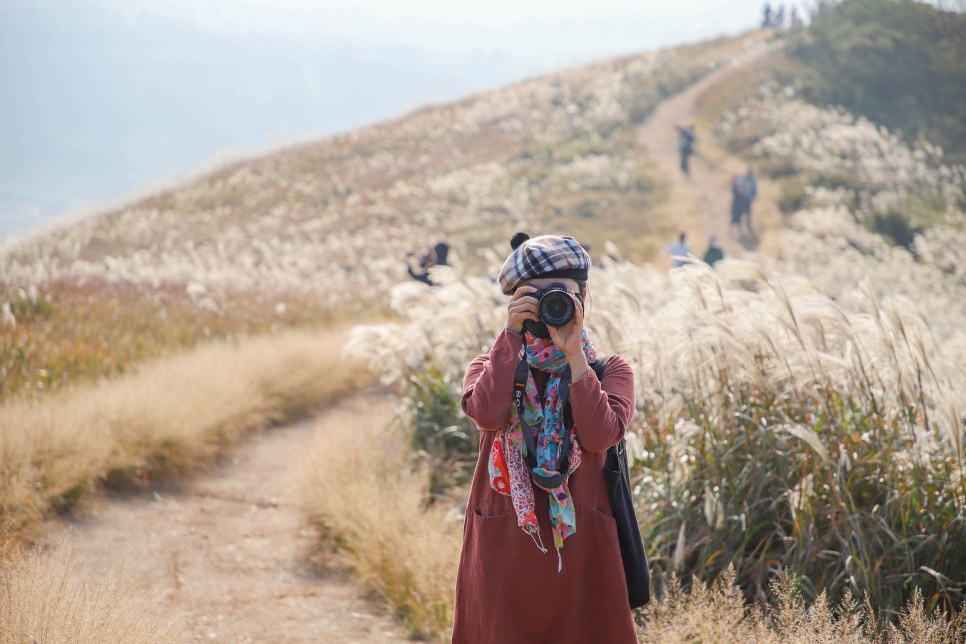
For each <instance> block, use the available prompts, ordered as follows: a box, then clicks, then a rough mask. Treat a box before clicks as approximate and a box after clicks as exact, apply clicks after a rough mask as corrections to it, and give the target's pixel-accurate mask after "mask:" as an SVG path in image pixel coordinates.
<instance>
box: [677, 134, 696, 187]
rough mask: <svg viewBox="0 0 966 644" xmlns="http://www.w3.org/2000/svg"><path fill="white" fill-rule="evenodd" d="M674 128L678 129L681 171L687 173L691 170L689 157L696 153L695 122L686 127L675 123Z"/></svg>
mask: <svg viewBox="0 0 966 644" xmlns="http://www.w3.org/2000/svg"><path fill="white" fill-rule="evenodd" d="M674 128H675V129H676V130H677V131H678V154H680V155H681V172H683V173H684V174H685V175H687V174H689V172H690V170H689V168H688V159H689V158H690V157H691V155H692V154H694V142H695V140H696V138H697V137H696V136H695V133H694V124H693V123H692V124H691V125H686V126H684V127H682V126H680V125H675V126H674Z"/></svg>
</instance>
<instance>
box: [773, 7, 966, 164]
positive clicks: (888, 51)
mask: <svg viewBox="0 0 966 644" xmlns="http://www.w3.org/2000/svg"><path fill="white" fill-rule="evenodd" d="M959 9H960V11H959V12H955V11H943V10H939V9H936V8H935V7H934V6H932V4H926V3H921V2H913V0H843V1H840V2H828V3H819V5H818V10H817V12H815V14H814V15H813V16H812V22H811V24H810V25H809V28H808V29H805V30H801V31H799V32H796V33H794V34H792V37H791V38H790V40H789V48H788V54H789V57H790V58H792V59H793V60H795V61H797V62H799V63H800V64H801V66H802V73H801V74H800V78H801V82H802V87H801V91H802V95H803V97H804V98H805V99H806V100H808V101H809V102H812V103H816V104H818V105H823V106H824V105H841V106H843V107H845V108H846V109H847V110H849V111H850V112H853V113H855V114H858V115H861V116H864V117H866V118H868V119H869V120H871V121H874V122H875V123H879V124H881V125H885V126H886V127H888V128H889V129H891V130H893V131H894V132H897V133H900V134H901V135H903V137H905V139H906V140H908V141H916V140H919V139H922V140H925V141H928V142H930V143H933V144H934V145H939V146H942V148H943V149H945V151H946V152H947V158H948V159H949V160H950V161H953V162H958V163H962V162H966V14H964V13H962V9H963V7H962V6H961V5H960V7H959Z"/></svg>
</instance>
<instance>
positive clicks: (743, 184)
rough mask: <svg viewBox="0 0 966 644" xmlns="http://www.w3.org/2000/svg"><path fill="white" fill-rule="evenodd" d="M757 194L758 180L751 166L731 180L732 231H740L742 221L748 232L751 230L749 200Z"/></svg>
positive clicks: (753, 198) (752, 199)
mask: <svg viewBox="0 0 966 644" xmlns="http://www.w3.org/2000/svg"><path fill="white" fill-rule="evenodd" d="M757 196H758V182H757V181H756V180H755V175H754V173H753V172H752V169H751V168H748V172H746V173H745V174H743V175H740V176H737V177H735V178H734V179H732V180H731V227H732V228H733V229H734V230H733V232H734V233H740V232H741V223H742V221H744V223H745V227H746V228H747V229H748V232H752V230H751V202H752V201H754V200H755V197H757Z"/></svg>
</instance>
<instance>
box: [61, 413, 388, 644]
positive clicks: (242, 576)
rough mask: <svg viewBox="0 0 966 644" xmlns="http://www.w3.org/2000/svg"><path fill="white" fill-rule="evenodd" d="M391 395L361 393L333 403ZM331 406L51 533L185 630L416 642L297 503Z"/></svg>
mask: <svg viewBox="0 0 966 644" xmlns="http://www.w3.org/2000/svg"><path fill="white" fill-rule="evenodd" d="M385 403H386V401H384V400H382V399H380V398H378V397H376V396H375V395H370V396H366V397H362V396H360V397H359V398H356V399H354V400H351V401H347V402H346V403H343V404H342V405H341V406H340V407H339V408H336V409H333V410H332V412H334V411H337V410H338V409H341V410H342V411H345V407H346V406H348V405H355V406H361V405H366V406H372V405H373V404H385ZM330 413H331V412H330ZM387 413H388V407H387ZM327 415H328V414H327V413H323V414H322V415H321V416H320V417H319V418H317V419H314V420H312V421H310V422H305V423H301V424H296V425H291V426H288V427H281V428H275V429H269V430H266V431H263V432H261V433H260V434H258V435H256V436H254V437H252V438H251V439H250V440H247V441H246V442H245V443H244V444H243V445H241V446H239V447H238V448H237V450H236V451H235V452H234V453H233V455H232V456H233V458H232V462H231V464H229V465H227V466H225V467H222V468H220V469H218V470H216V471H214V472H211V473H210V474H206V475H205V476H204V478H201V479H199V480H197V481H194V482H190V483H187V484H185V485H184V486H183V488H182V489H181V490H180V491H174V490H172V491H168V492H165V491H162V492H160V493H155V494H154V495H153V496H150V497H148V498H143V497H141V498H135V499H126V500H109V501H105V502H103V503H101V504H100V506H99V507H97V508H95V510H94V511H93V512H92V513H91V514H90V515H88V516H86V517H84V518H82V519H79V520H75V521H73V522H72V523H70V524H64V525H60V526H52V529H51V531H50V532H49V534H48V535H47V539H48V541H49V543H51V545H53V546H55V547H65V546H67V547H73V548H74V550H75V552H76V553H77V555H78V557H79V559H80V561H79V565H80V570H81V571H84V572H86V573H87V574H89V575H92V576H94V577H96V576H101V575H105V574H107V575H120V576H121V577H122V578H123V580H124V582H125V583H129V584H130V585H131V587H132V591H133V592H137V593H143V594H145V595H146V596H150V597H153V598H154V600H153V604H154V605H155V606H156V607H157V608H158V609H159V612H160V613H161V614H163V615H165V617H166V618H167V619H170V620H171V622H172V623H173V624H175V625H176V626H177V627H183V628H184V630H185V636H184V640H185V641H192V640H194V641H198V640H221V641H230V642H280V641H284V642H308V641H311V642H327V643H331V644H341V643H344V642H403V641H407V640H406V633H405V631H404V630H403V629H402V628H401V627H400V626H399V625H398V624H396V622H395V621H394V620H393V619H392V617H391V616H390V615H389V614H388V612H387V611H386V610H384V609H382V608H381V607H380V606H378V605H377V604H375V603H374V602H372V601H367V600H365V599H363V598H362V597H361V596H360V593H359V590H358V589H357V588H356V587H355V586H354V585H353V582H352V580H351V579H349V578H348V577H347V576H346V575H343V574H341V573H340V572H339V570H338V569H337V567H336V566H334V565H332V563H331V562H332V560H333V556H332V555H326V554H325V553H323V552H320V550H319V537H318V535H317V533H316V531H315V530H314V529H313V528H311V527H309V526H307V525H306V523H305V519H304V516H303V514H302V512H301V510H300V509H299V507H298V501H297V499H298V472H299V463H300V459H301V455H302V454H304V453H306V452H307V450H308V449H309V448H310V447H311V445H312V441H313V436H314V432H315V431H316V430H315V428H316V427H320V428H321V431H324V430H325V423H326V416H327ZM327 562H328V563H327Z"/></svg>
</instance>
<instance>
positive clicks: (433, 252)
mask: <svg viewBox="0 0 966 644" xmlns="http://www.w3.org/2000/svg"><path fill="white" fill-rule="evenodd" d="M413 255H414V253H412V252H409V253H406V258H407V262H406V270H407V271H408V272H409V276H410V277H412V278H413V279H414V280H417V281H420V282H422V283H423V284H428V285H429V286H433V281H432V280H431V279H430V278H429V269H430V268H432V267H433V266H446V265H447V264H446V258H447V257H448V256H449V244H447V243H446V242H439V243H438V244H436V245H435V246H433V247H432V248H430V249H429V250H427V251H426V252H425V253H423V254H422V255H420V256H419V268H420V269H421V270H422V272H421V273H417V272H415V271H414V270H413V267H412V265H411V264H410V263H409V261H408V259H409V258H410V257H412V256H413Z"/></svg>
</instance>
